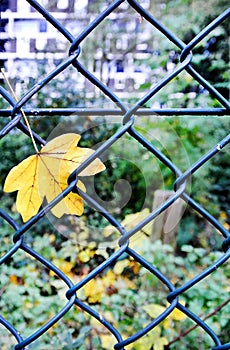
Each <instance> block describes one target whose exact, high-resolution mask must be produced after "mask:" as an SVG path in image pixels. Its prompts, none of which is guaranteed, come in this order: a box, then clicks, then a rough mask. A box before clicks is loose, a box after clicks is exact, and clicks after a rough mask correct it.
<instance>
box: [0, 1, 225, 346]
mask: <svg viewBox="0 0 230 350" xmlns="http://www.w3.org/2000/svg"><path fill="white" fill-rule="evenodd" d="M27 1H28V3H29V4H30V5H31V6H32V7H33V8H34V9H35V10H37V11H38V12H40V13H41V14H42V16H43V17H44V18H45V19H46V21H48V22H49V23H50V25H52V26H53V27H55V28H56V29H57V30H58V31H59V32H60V33H61V34H62V35H63V36H64V37H65V39H66V40H68V41H69V43H70V49H69V53H68V54H67V55H66V58H65V59H64V60H63V62H61V63H60V64H59V65H58V66H57V67H56V68H55V69H54V70H53V71H52V72H51V73H49V74H47V76H46V77H45V78H44V79H42V80H41V81H40V82H38V83H37V84H35V85H34V86H33V87H32V88H31V89H30V91H28V92H27V93H25V95H24V96H23V97H22V98H21V99H20V100H19V101H18V102H16V101H15V100H14V98H13V97H12V96H10V94H9V93H8V92H7V91H6V90H5V89H4V88H3V87H0V93H1V95H2V97H3V98H4V99H5V100H6V101H7V102H8V103H9V104H10V105H11V106H12V109H3V110H1V117H3V118H7V117H9V116H11V120H10V122H8V123H7V125H6V126H5V127H4V128H3V129H2V130H1V133H0V135H1V138H3V137H4V136H6V135H8V134H9V132H10V131H11V130H13V129H19V130H21V131H22V132H23V133H25V134H27V135H28V134H29V132H28V129H27V127H26V126H25V125H24V123H23V120H22V114H21V111H20V110H21V108H23V109H24V112H25V113H26V115H28V116H29V115H31V116H33V115H36V116H38V117H42V116H44V115H46V116H47V115H48V116H57V115H62V116H68V115H71V114H74V113H75V114H78V115H79V116H81V117H82V118H84V117H85V116H86V115H88V114H90V115H96V116H97V115H100V116H102V115H122V116H123V120H122V124H121V125H120V128H119V129H118V131H116V132H115V133H114V134H113V135H112V136H111V137H110V138H108V139H107V140H106V141H105V142H104V143H103V144H102V145H101V146H100V147H99V148H98V149H97V150H96V151H95V153H94V154H92V155H91V156H90V157H89V158H88V159H87V160H86V161H85V162H84V163H82V165H81V166H80V167H79V168H77V169H75V170H74V172H73V173H72V174H71V175H70V177H69V181H68V184H69V185H68V187H67V188H66V189H65V191H63V193H62V194H60V195H59V196H58V197H57V198H55V199H54V200H53V201H52V202H51V203H49V204H47V205H46V207H44V208H43V209H41V210H40V211H39V213H38V214H37V215H35V216H34V217H32V218H31V219H30V220H29V221H28V222H26V223H25V224H23V225H21V226H20V225H18V223H17V222H15V220H14V219H13V218H12V217H10V216H9V214H7V213H6V212H5V211H3V210H0V216H1V217H2V219H3V220H4V221H5V222H6V223H8V224H9V225H10V226H11V227H12V228H13V229H14V231H15V232H14V236H13V237H12V246H11V249H10V250H9V251H8V252H7V253H5V255H3V256H2V257H1V258H0V264H1V265H3V264H6V262H7V260H8V259H9V258H10V257H12V256H13V255H15V254H17V253H18V251H19V250H23V251H24V252H26V253H27V254H29V255H30V256H31V257H33V258H35V259H36V260H38V261H39V262H40V263H41V264H42V265H43V266H44V267H45V268H46V269H48V270H49V271H53V272H54V273H55V274H56V275H57V276H58V277H59V278H60V279H61V280H62V281H63V282H64V283H65V284H66V286H67V288H68V291H67V293H66V304H65V306H64V307H63V308H62V309H61V310H60V311H59V312H58V313H57V314H56V315H55V316H54V317H53V318H52V319H49V320H47V322H46V323H45V324H44V325H43V326H42V327H41V328H40V329H38V330H37V331H36V332H34V333H33V334H31V335H30V336H29V337H28V338H24V337H23V334H19V333H18V331H17V329H16V328H15V327H14V325H12V324H11V323H9V322H8V321H7V320H6V319H5V318H4V317H2V316H0V323H1V324H2V326H3V327H5V328H6V329H7V330H8V331H9V332H10V333H11V334H12V335H13V336H14V337H15V340H16V342H17V345H16V346H15V350H21V349H26V347H27V346H28V345H30V344H32V343H33V342H34V341H35V340H36V339H38V338H40V337H41V338H42V336H43V334H44V333H46V332H47V331H48V330H49V329H50V328H51V327H52V326H53V325H54V324H55V323H56V322H57V321H58V320H60V319H61V318H62V317H63V316H64V315H65V314H66V313H68V312H69V310H70V309H71V308H73V307H74V306H75V305H76V306H78V307H79V308H81V309H82V310H84V311H85V312H87V313H88V314H90V315H91V316H93V317H94V318H95V319H97V320H98V321H99V322H100V323H101V324H102V325H103V326H104V327H106V328H107V330H108V331H109V332H110V333H111V334H113V336H114V337H115V338H116V341H117V343H116V345H115V346H114V349H116V350H118V349H125V346H126V345H128V344H132V343H134V341H136V340H137V339H140V338H141V337H143V336H144V335H145V334H147V333H148V332H149V331H150V330H152V329H153V328H154V327H156V326H157V325H158V324H160V323H161V322H162V321H163V320H164V319H165V318H166V317H167V316H168V315H170V314H171V313H172V311H173V310H174V309H175V308H177V309H178V310H180V311H182V312H183V313H184V314H185V315H187V316H188V317H189V318H190V319H191V320H193V321H194V322H195V323H196V324H197V325H198V326H199V327H200V328H201V329H203V332H204V333H206V334H207V335H209V336H210V337H211V339H212V340H213V347H212V349H213V350H224V349H230V342H229V343H226V344H222V343H221V341H220V339H219V337H218V336H217V335H216V334H215V331H214V330H213V329H212V328H210V327H209V326H208V325H207V324H206V323H205V322H204V321H202V320H201V318H200V317H199V316H198V315H196V314H195V313H193V312H192V311H191V310H189V309H188V308H186V307H185V306H183V305H182V304H181V303H180V302H179V296H181V295H183V293H184V292H185V291H187V290H189V289H190V288H191V287H192V286H194V285H196V284H197V283H198V282H200V281H201V280H203V279H204V278H205V277H207V276H209V275H210V274H211V273H212V272H213V271H214V270H216V269H217V268H219V267H220V266H221V265H222V264H224V262H226V261H227V260H228V259H229V257H230V234H229V232H228V231H227V230H226V229H225V227H224V226H222V225H221V223H220V222H218V221H217V220H216V219H215V218H214V217H213V216H212V215H211V214H210V213H209V212H207V211H206V210H205V209H204V208H203V207H202V206H201V205H200V204H199V203H197V202H195V201H194V200H193V199H192V198H191V197H190V196H189V194H187V193H186V181H187V180H188V179H189V178H190V177H191V176H192V175H193V174H194V173H195V172H196V171H197V170H198V169H199V168H200V167H202V166H203V165H204V164H206V163H208V162H209V160H210V159H211V158H213V157H214V156H215V155H216V154H217V153H218V152H220V150H221V149H223V148H224V147H225V146H226V145H227V144H228V143H229V142H230V136H227V137H225V138H224V139H223V140H219V142H218V144H217V145H216V146H215V147H213V148H212V149H210V151H209V152H208V153H207V154H205V155H204V156H203V157H202V158H200V159H199V160H198V161H197V162H196V163H194V164H192V165H191V166H190V167H189V169H187V170H186V171H185V172H184V173H182V172H181V171H180V169H178V168H177V167H176V165H175V164H173V163H172V162H171V160H169V159H168V158H167V157H166V156H165V155H164V154H163V153H162V152H161V151H159V150H158V149H157V148H156V147H154V146H153V145H152V144H151V143H150V142H149V141H148V140H147V139H146V138H145V137H143V136H142V135H141V134H140V133H139V132H138V130H137V129H136V128H135V126H134V121H135V118H137V117H138V116H143V115H146V116H148V115H155V114H157V115H164V116H172V117H174V116H179V115H188V116H189V115H193V116H197V117H199V116H204V115H205V116H211V115H215V116H227V115H229V112H230V104H229V102H228V101H227V100H226V99H225V98H224V96H222V95H221V93H220V92H218V91H217V90H216V89H215V88H214V87H213V86H212V85H211V84H210V83H209V82H208V81H207V80H206V79H205V78H203V77H202V76H201V75H200V73H199V72H198V71H197V70H196V69H195V68H194V67H193V65H192V50H193V49H194V48H195V47H196V45H198V44H199V43H200V42H201V40H202V39H203V38H204V37H206V36H207V35H208V34H209V33H210V32H211V31H212V30H213V29H215V28H216V27H217V26H218V25H220V24H221V23H222V22H223V21H224V20H226V19H227V18H228V17H229V15H230V10H229V9H228V10H226V11H225V12H223V13H222V14H220V15H219V16H218V17H217V18H216V19H215V20H214V21H213V22H211V23H210V24H209V25H208V26H207V27H205V28H204V29H203V30H202V31H201V32H200V33H199V34H198V35H197V36H195V38H193V39H192V40H191V41H190V42H189V43H188V44H185V43H184V42H183V41H182V40H181V39H179V38H178V37H177V36H176V35H175V34H174V33H172V32H171V31H170V30H168V29H167V28H166V27H165V26H164V25H162V23H160V22H159V21H158V20H156V19H155V18H154V17H153V16H152V15H151V14H150V13H149V12H148V11H147V10H145V9H144V8H143V7H142V6H141V5H140V4H139V3H138V2H137V1H134V0H128V1H126V2H127V3H129V5H130V6H131V7H132V8H133V9H134V10H135V11H136V12H137V13H138V14H139V15H140V16H142V17H143V18H145V20H146V21H148V22H149V23H150V24H151V25H152V26H153V28H156V29H157V30H159V31H160V32H161V33H162V34H163V35H164V36H165V37H166V38H168V39H169V40H170V41H171V42H172V43H173V44H175V45H176V46H177V47H178V49H179V50H180V62H179V64H178V65H177V67H176V68H175V69H174V70H173V71H172V72H171V73H169V74H168V75H166V76H165V77H164V78H163V79H162V80H161V81H159V82H158V83H157V84H156V85H155V86H154V87H153V88H151V89H150V90H149V91H148V92H147V93H146V94H145V95H144V97H142V98H141V99H139V100H138V102H137V103H135V104H134V105H133V106H132V107H131V108H129V107H127V106H126V104H125V103H124V102H123V101H122V100H121V99H120V98H118V96H117V95H116V94H115V93H114V92H113V91H112V90H110V89H109V88H108V87H107V86H106V85H105V84H104V83H103V82H102V81H100V80H99V79H98V78H97V77H95V76H94V75H93V74H92V73H91V72H90V71H88V70H87V69H86V67H85V66H84V65H82V63H81V62H80V61H79V60H78V58H79V56H80V52H81V49H80V45H81V43H82V42H83V41H84V40H85V39H86V38H87V37H88V35H89V34H90V33H92V32H93V31H94V30H95V28H97V27H98V25H99V24H100V23H102V22H103V21H104V20H105V19H106V18H107V17H108V16H109V14H111V13H112V12H113V11H114V10H115V9H117V8H118V7H119V6H120V5H121V4H122V3H123V2H125V0H115V1H113V2H112V3H110V4H109V5H108V6H107V7H106V9H105V10H104V11H103V12H102V13H100V14H99V15H98V16H97V17H96V19H95V20H94V21H93V22H92V23H90V24H89V25H87V26H86V27H85V29H84V30H83V31H82V33H81V34H80V35H78V36H77V37H75V36H74V35H72V34H71V33H70V32H69V31H68V30H67V29H66V28H65V27H64V26H63V25H62V24H61V23H60V22H58V21H57V20H56V19H55V18H54V17H53V16H52V15H51V14H50V13H49V12H48V11H47V10H46V9H45V8H44V7H43V6H42V5H40V4H39V3H38V2H37V1H35V0H27ZM69 66H73V67H75V68H76V69H77V70H78V72H79V74H82V75H83V76H84V77H85V78H86V79H88V80H89V81H90V82H91V83H92V84H94V85H95V86H97V88H99V89H100V91H101V92H102V93H103V94H104V95H106V96H107V97H108V98H109V99H110V100H111V101H112V102H115V103H116V106H117V109H103V108H101V109H93V110H92V109H90V112H89V110H88V109H78V108H66V109H65V108H52V109H49V108H43V109H39V108H38V109H34V108H33V109H32V108H31V109H29V108H24V106H25V104H26V103H27V102H28V101H30V99H31V98H32V97H33V96H34V95H35V94H36V93H37V92H38V91H40V90H42V89H43V87H44V86H46V85H47V84H48V82H49V81H51V80H52V79H54V78H55V77H57V76H58V74H59V73H61V72H63V71H64V70H65V69H66V68H68V67H69ZM182 71H187V72H188V73H189V74H190V75H191V76H192V77H193V79H194V80H196V81H197V82H198V83H199V84H200V85H201V86H203V87H204V88H205V89H206V90H207V91H208V92H209V93H210V94H211V95H212V96H213V97H214V98H216V100H217V101H218V102H219V103H220V104H221V106H222V107H219V108H197V109H196V108H179V109H176V108H167V109H163V108H162V109H154V108H152V109H144V108H142V107H143V105H144V104H145V103H146V102H147V101H149V99H150V98H151V97H153V96H154V95H155V94H156V93H157V92H158V91H159V90H161V89H163V88H164V87H165V86H166V85H167V84H168V83H169V82H170V81H171V80H172V79H174V78H175V77H177V76H178V75H179V73H180V72H182ZM125 134H129V135H130V137H132V138H133V139H135V140H136V141H137V142H138V143H140V144H142V146H143V147H145V149H146V150H148V152H150V153H151V154H152V155H153V156H154V157H156V158H157V159H158V160H159V161H160V162H162V163H163V164H164V166H165V167H168V168H169V169H170V170H171V171H172V172H173V173H174V174H175V176H176V181H175V184H174V190H175V193H174V194H173V195H172V196H171V197H170V198H169V199H168V200H166V201H165V202H164V203H163V204H162V205H161V206H160V207H158V208H156V209H155V210H153V211H152V212H151V213H150V214H149V216H148V217H147V218H145V219H144V220H142V221H140V222H139V223H138V224H137V225H136V226H135V227H134V228H132V229H131V230H129V231H126V230H125V229H124V228H123V227H122V225H121V223H120V222H119V221H118V220H117V219H115V217H114V216H113V215H111V214H110V213H109V212H108V211H107V210H106V208H103V207H102V206H101V205H100V204H99V203H97V201H95V200H94V199H93V198H91V197H90V195H88V194H87V193H84V192H82V191H81V190H80V189H79V188H77V187H76V184H77V176H78V174H79V173H80V172H81V171H82V170H84V169H85V168H86V167H87V166H88V165H89V164H90V163H91V162H92V161H93V160H94V159H95V158H97V157H99V156H102V155H103V154H104V152H106V151H107V150H108V149H109V148H110V147H111V146H112V145H113V144H114V143H116V141H117V140H118V139H119V138H121V137H123V136H124V135H125ZM33 135H34V138H35V140H37V141H38V142H39V143H40V144H45V141H44V140H43V139H42V138H41V137H40V136H39V135H38V134H36V132H33ZM2 152H3V153H2V154H4V150H2ZM71 191H75V192H76V191H77V192H78V193H79V194H80V195H81V196H82V197H83V198H84V200H85V201H86V202H87V203H88V204H89V205H90V206H91V207H93V208H95V210H97V211H98V212H99V213H100V214H101V215H103V216H104V218H105V219H106V220H107V221H108V222H109V223H110V224H112V225H113V226H114V227H116V229H117V230H118V231H119V233H120V240H119V247H118V249H117V250H116V251H115V252H114V253H113V254H112V255H110V256H109V258H107V259H106V260H105V261H104V262H103V263H101V264H99V265H98V266H97V267H96V268H94V269H93V270H92V271H91V272H89V273H88V275H87V276H86V277H85V278H83V279H82V280H81V281H80V282H79V283H77V284H74V283H73V282H72V281H71V280H70V279H69V277H67V276H66V274H65V273H63V272H62V271H61V269H59V268H58V267H57V266H55V265H54V264H52V263H51V262H50V261H48V260H47V259H46V258H45V257H44V256H42V255H41V254H39V253H38V252H36V251H35V250H33V249H32V248H31V247H30V246H29V245H27V244H26V243H24V238H25V237H26V235H27V233H28V232H29V230H30V229H31V228H33V227H34V226H35V225H36V224H37V223H38V222H41V221H42V220H43V219H44V216H45V215H46V214H47V213H48V212H49V211H50V210H51V208H52V207H53V206H55V205H56V204H57V203H59V202H60V201H61V200H63V197H65V196H66V195H68V194H69V193H70V192H71ZM178 198H182V199H183V200H184V201H185V202H186V203H187V204H188V205H189V206H191V207H192V208H193V209H195V211H197V212H198V213H199V214H200V215H201V216H202V217H203V218H205V219H207V220H208V221H209V223H210V224H211V225H212V226H213V227H215V228H216V229H217V230H218V231H219V232H220V234H221V235H222V236H223V254H222V256H221V257H220V258H219V260H217V261H215V262H214V263H213V264H212V265H211V266H209V267H208V268H206V269H204V270H203V271H202V272H201V273H199V274H197V275H196V276H195V277H194V278H192V279H190V280H189V281H187V282H186V283H184V284H183V285H182V286H181V287H179V288H176V287H175V286H174V284H173V283H172V282H171V281H170V280H169V279H168V278H167V276H165V275H164V274H163V273H162V272H161V271H160V270H159V269H157V268H156V267H155V266H153V265H152V264H150V263H149V262H148V261H147V260H146V259H145V258H143V257H142V256H141V255H140V254H138V253H137V252H136V251H135V250H133V249H131V248H130V247H129V239H130V238H131V237H133V236H135V235H136V234H137V232H139V231H140V230H141V229H142V228H143V227H144V226H145V225H147V224H148V223H149V222H151V221H152V220H153V219H154V218H156V217H157V216H158V215H159V214H161V213H162V212H163V211H165V210H166V209H167V208H168V207H170V206H171V205H172V204H173V203H174V202H175V201H176V200H177V199H178ZM123 253H126V254H127V255H128V256H130V257H132V258H133V259H134V260H135V261H136V262H138V263H139V264H140V265H141V266H143V267H144V268H145V269H147V270H148V271H149V273H151V274H153V275H154V276H155V277H156V278H158V279H159V281H161V282H162V283H163V284H164V285H165V287H166V288H167V290H168V295H167V300H168V302H169V306H168V307H167V308H166V309H165V311H164V312H163V313H162V314H160V315H159V316H158V317H156V318H155V319H153V320H152V321H151V322H150V323H149V324H148V325H147V326H145V327H144V328H143V329H140V330H139V331H138V332H136V333H135V334H133V335H132V336H130V337H128V338H127V339H123V337H122V335H121V334H120V332H119V329H116V328H115V327H114V326H113V324H112V323H110V322H109V321H107V320H106V319H105V318H103V317H102V316H101V315H100V314H99V313H98V312H97V311H95V309H94V308H93V307H91V306H90V305H88V304H87V303H85V302H82V301H81V300H80V299H79V298H78V296H77V292H78V291H79V290H80V289H81V288H82V287H83V286H84V285H86V284H87V283H88V282H89V281H91V280H92V279H94V278H96V277H97V276H98V275H100V274H101V273H102V272H103V271H104V270H105V269H106V268H108V267H111V268H112V266H113V265H114V263H115V262H116V261H117V260H118V258H119V257H121V256H122V254H123Z"/></svg>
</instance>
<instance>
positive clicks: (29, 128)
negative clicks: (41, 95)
mask: <svg viewBox="0 0 230 350" xmlns="http://www.w3.org/2000/svg"><path fill="white" fill-rule="evenodd" d="M1 72H2V75H3V77H4V79H5V81H6V83H7V85H8V87H9V90H10V92H11V94H12V96H13V97H14V99H15V101H16V102H18V98H17V96H16V94H15V92H14V90H13V88H12V86H11V84H10V82H9V79H8V78H7V76H6V73H5V70H4V68H1ZM20 111H21V113H22V116H23V118H24V120H25V123H26V126H27V128H28V131H29V134H30V138H31V141H32V143H33V146H34V149H35V151H36V153H39V150H38V148H37V145H36V142H35V140H34V137H33V133H32V130H31V127H30V123H29V121H28V119H27V116H26V114H25V112H24V111H23V109H22V108H21V109H20Z"/></svg>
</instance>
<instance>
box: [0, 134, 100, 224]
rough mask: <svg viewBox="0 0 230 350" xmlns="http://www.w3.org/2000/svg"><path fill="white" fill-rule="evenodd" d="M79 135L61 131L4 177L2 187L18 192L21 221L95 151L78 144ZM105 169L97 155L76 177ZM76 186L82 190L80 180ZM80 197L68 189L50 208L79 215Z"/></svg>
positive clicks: (61, 187)
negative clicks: (64, 195)
mask: <svg viewBox="0 0 230 350" xmlns="http://www.w3.org/2000/svg"><path fill="white" fill-rule="evenodd" d="M79 140H80V135H77V134H73V133H70V134H64V135H61V136H58V137H56V138H54V139H52V140H51V141H49V142H48V143H47V144H46V145H45V146H44V147H43V148H42V149H41V151H40V152H38V153H37V154H35V155H32V156H29V157H28V158H26V159H24V160H23V161H22V162H21V163H20V164H18V165H17V166H15V167H14V168H12V169H11V170H10V172H9V174H8V176H7V178H6V180H5V184H4V188H3V190H4V191H5V192H14V191H18V193H17V200H16V207H17V210H18V212H19V213H20V214H21V216H22V219H23V221H24V222H25V221H27V220H29V219H30V218H31V217H32V216H34V215H36V214H37V212H38V210H39V208H40V206H41V204H42V202H43V199H44V197H46V199H47V201H48V203H49V202H51V201H52V200H53V199H54V198H56V197H57V196H58V195H59V194H60V193H62V191H63V190H64V189H65V188H66V187H67V186H68V183H67V180H68V177H69V175H70V174H71V173H72V172H73V171H74V170H75V169H76V168H78V167H79V165H80V164H82V163H83V162H84V161H85V159H87V158H88V157H89V156H90V155H91V154H92V153H93V152H94V151H93V150H91V149H89V148H80V147H77V144H78V142H79ZM104 169H105V166H104V164H103V163H102V162H101V161H100V160H99V159H98V158H97V159H95V160H94V161H93V162H92V163H91V164H90V165H89V166H87V167H86V169H84V170H83V171H82V172H81V173H80V174H79V176H91V175H95V174H96V173H98V172H100V171H102V170H104ZM77 186H78V187H79V188H80V189H81V190H82V191H85V186H84V184H83V183H82V182H81V181H80V180H79V181H78V183H77ZM83 210H84V204H83V199H82V198H81V197H80V196H79V195H78V194H77V193H73V192H70V193H69V194H68V195H67V196H66V197H65V198H63V200H62V201H60V202H59V203H58V204H57V205H55V206H54V207H53V208H52V209H51V211H52V213H53V214H54V215H55V216H56V217H61V216H62V215H63V214H75V215H82V213H83Z"/></svg>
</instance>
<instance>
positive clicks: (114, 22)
mask: <svg viewBox="0 0 230 350" xmlns="http://www.w3.org/2000/svg"><path fill="white" fill-rule="evenodd" d="M39 3H40V4H41V5H42V6H44V7H45V8H46V9H47V10H48V11H49V12H50V13H51V15H52V16H53V17H55V18H56V19H57V20H58V21H59V22H60V23H62V24H63V25H64V26H65V28H67V29H68V30H69V31H70V32H71V33H72V34H73V35H74V36H77V35H78V34H80V33H81V31H82V30H84V28H85V27H86V26H87V25H88V24H89V23H90V21H92V20H93V19H94V18H95V17H96V16H97V15H98V14H99V13H100V12H101V11H102V10H103V9H104V8H105V1H100V0H99V1H98V0H97V1H96V0H51V1H48V0H41V1H39ZM141 4H142V6H143V7H145V8H147V9H148V7H149V6H150V0H143V1H142V3H141ZM0 7H1V25H0V35H1V37H0V65H1V66H2V67H3V66H4V67H5V69H6V71H7V72H8V75H10V76H12V77H15V76H17V75H19V76H20V77H21V78H22V79H24V78H26V77H34V78H36V77H37V75H38V65H40V67H41V66H42V65H43V66H47V65H48V66H51V67H52V65H53V66H54V65H55V66H56V65H57V64H59V63H60V62H61V61H62V60H63V59H64V58H66V57H67V55H68V50H69V46H70V43H69V42H68V40H67V39H66V38H65V37H64V36H63V35H62V34H60V33H59V32H58V30H57V29H55V28H54V27H53V26H52V25H51V24H50V23H48V22H47V21H46V20H45V19H44V17H42V15H41V14H40V13H39V12H37V11H36V10H35V9H34V8H33V7H32V6H31V5H30V4H29V3H28V2H27V1H26V0H3V1H1V3H0ZM128 7H129V5H128V3H126V2H124V3H123V4H121V5H120V6H119V8H118V9H117V10H116V11H114V12H113V13H111V14H110V16H109V17H108V18H107V19H106V21H103V23H102V25H101V30H98V28H97V30H95V31H94V32H93V33H92V34H91V35H90V36H89V38H87V40H86V44H85V41H84V42H83V43H82V45H81V46H82V53H81V57H80V58H79V59H80V60H82V62H83V64H84V65H85V66H86V67H87V69H89V70H90V72H92V73H93V74H94V75H95V76H97V77H98V78H99V79H100V80H102V81H103V82H104V83H105V84H106V85H107V86H109V87H110V88H111V89H112V90H113V91H115V92H116V93H118V94H120V95H122V96H125V97H129V96H131V95H132V93H133V92H134V91H137V89H139V87H140V86H141V85H142V84H146V83H148V82H149V71H148V68H146V66H145V65H143V64H142V62H144V61H145V60H146V59H148V58H149V57H150V55H151V54H152V53H153V47H152V46H153V44H152V43H151V40H150V38H151V30H149V24H148V23H145V21H144V20H143V19H142V18H140V16H139V15H138V14H137V13H136V12H135V11H133V12H132V11H131V12H130V13H128V12H127V10H128ZM155 54H156V53H155ZM85 84H87V82H85V79H83V78H82V79H79V80H78V85H79V88H84V87H86V88H87V91H88V94H89V95H91V97H93V96H94V86H92V85H90V84H89V86H85Z"/></svg>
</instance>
